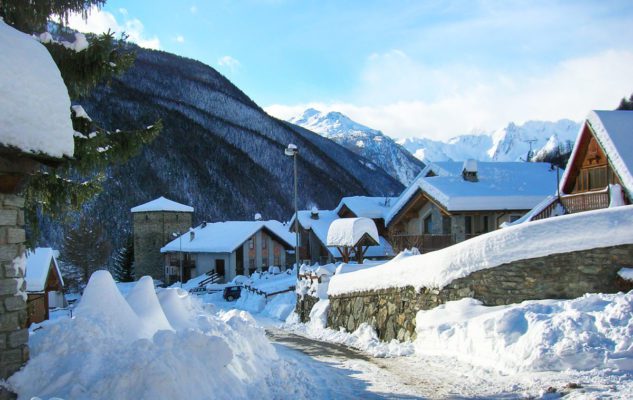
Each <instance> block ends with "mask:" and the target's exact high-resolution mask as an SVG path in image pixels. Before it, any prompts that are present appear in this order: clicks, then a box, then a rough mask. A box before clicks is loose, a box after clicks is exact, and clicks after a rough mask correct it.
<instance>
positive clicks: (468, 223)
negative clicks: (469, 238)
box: [464, 215, 473, 235]
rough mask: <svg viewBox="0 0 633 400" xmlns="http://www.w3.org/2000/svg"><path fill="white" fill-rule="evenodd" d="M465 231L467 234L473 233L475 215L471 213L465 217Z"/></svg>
mask: <svg viewBox="0 0 633 400" xmlns="http://www.w3.org/2000/svg"><path fill="white" fill-rule="evenodd" d="M464 233H466V234H467V235H469V234H471V233H473V217H471V216H470V215H466V216H465V217H464Z"/></svg>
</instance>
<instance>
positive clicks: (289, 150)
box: [284, 143, 299, 278]
mask: <svg viewBox="0 0 633 400" xmlns="http://www.w3.org/2000/svg"><path fill="white" fill-rule="evenodd" d="M284 153H285V154H286V155H287V156H288V157H292V158H293V164H294V176H295V182H294V185H295V265H296V267H297V278H298V277H299V208H298V206H297V155H298V154H299V149H298V148H297V146H296V145H294V144H292V143H290V144H289V145H288V147H286V149H285V150H284Z"/></svg>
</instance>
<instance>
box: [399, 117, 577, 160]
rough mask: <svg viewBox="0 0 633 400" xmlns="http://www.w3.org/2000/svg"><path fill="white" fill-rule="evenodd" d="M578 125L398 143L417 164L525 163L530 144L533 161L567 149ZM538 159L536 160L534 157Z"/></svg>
mask: <svg viewBox="0 0 633 400" xmlns="http://www.w3.org/2000/svg"><path fill="white" fill-rule="evenodd" d="M579 129H580V124H579V123H577V122H574V121H571V120H568V119H562V120H560V121H557V122H547V121H528V122H526V123H525V124H523V125H516V124H514V123H512V122H511V123H509V124H508V125H507V126H506V127H504V128H501V129H498V130H496V131H494V132H490V133H489V134H479V135H462V136H456V137H454V138H452V139H450V140H448V141H447V142H442V141H437V140H431V139H423V138H407V139H401V140H399V141H398V143H399V144H401V145H402V146H403V147H404V148H406V149H407V150H409V151H410V152H411V153H412V154H413V155H415V156H416V157H418V158H419V159H421V160H430V161H448V160H455V161H460V160H465V159H468V158H474V159H478V160H482V161H518V160H525V159H526V158H527V155H528V152H529V151H530V142H531V146H532V147H531V148H532V152H533V154H534V155H535V159H540V160H542V159H546V158H548V156H549V155H551V153H552V152H553V151H555V150H556V149H557V148H558V147H559V146H560V147H562V148H563V149H571V147H572V146H573V142H574V141H575V140H576V135H577V134H578V130H579ZM536 155H538V156H536Z"/></svg>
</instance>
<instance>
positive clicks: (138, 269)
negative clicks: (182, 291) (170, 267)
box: [131, 197, 193, 282]
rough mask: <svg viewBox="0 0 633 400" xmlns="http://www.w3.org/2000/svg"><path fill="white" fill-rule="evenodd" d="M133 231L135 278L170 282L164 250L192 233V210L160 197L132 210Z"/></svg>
mask: <svg viewBox="0 0 633 400" xmlns="http://www.w3.org/2000/svg"><path fill="white" fill-rule="evenodd" d="M131 211H132V215H133V229H134V273H135V278H136V279H139V278H140V277H142V276H145V275H149V276H151V277H152V278H154V279H158V280H161V281H163V282H168V274H167V271H166V270H165V268H164V265H165V263H164V261H163V256H162V254H161V253H160V249H161V247H163V246H164V245H165V244H166V243H168V242H170V241H172V240H173V239H174V237H176V236H179V235H181V234H183V233H184V232H187V231H189V229H190V228H191V225H192V215H193V207H190V206H187V205H184V204H180V203H176V202H175V201H172V200H169V199H166V198H164V197H159V198H157V199H155V200H152V201H150V202H148V203H145V204H141V205H139V206H136V207H134V208H132V209H131Z"/></svg>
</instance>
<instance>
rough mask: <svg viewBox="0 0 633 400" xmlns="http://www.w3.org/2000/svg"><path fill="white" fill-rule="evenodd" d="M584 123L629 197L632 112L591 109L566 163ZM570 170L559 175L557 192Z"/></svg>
mask: <svg viewBox="0 0 633 400" xmlns="http://www.w3.org/2000/svg"><path fill="white" fill-rule="evenodd" d="M586 126H589V127H590V128H591V131H592V132H593V133H594V136H595V137H596V140H597V141H598V143H599V144H600V146H601V147H602V149H603V150H604V152H605V153H606V155H607V157H608V158H609V162H610V163H611V166H612V167H613V169H614V170H615V172H616V174H617V175H618V177H619V178H620V181H621V182H622V185H623V186H624V190H625V191H626V192H627V194H628V195H629V198H633V111H623V110H616V111H591V112H590V113H589V115H587V118H586V120H585V123H584V124H583V126H582V127H581V128H580V131H579V132H578V137H577V139H576V144H575V145H574V149H573V150H572V153H571V156H570V157H569V160H570V162H573V160H574V159H575V158H576V157H577V154H578V152H579V151H580V146H579V143H580V138H581V136H582V134H583V132H584V130H585V127H586ZM571 170H572V169H571V168H568V169H567V170H566V171H565V173H564V174H563V178H562V180H561V186H560V188H561V191H562V190H563V187H564V186H566V182H567V180H568V179H570V177H571V176H570V175H571V173H572V172H571Z"/></svg>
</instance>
